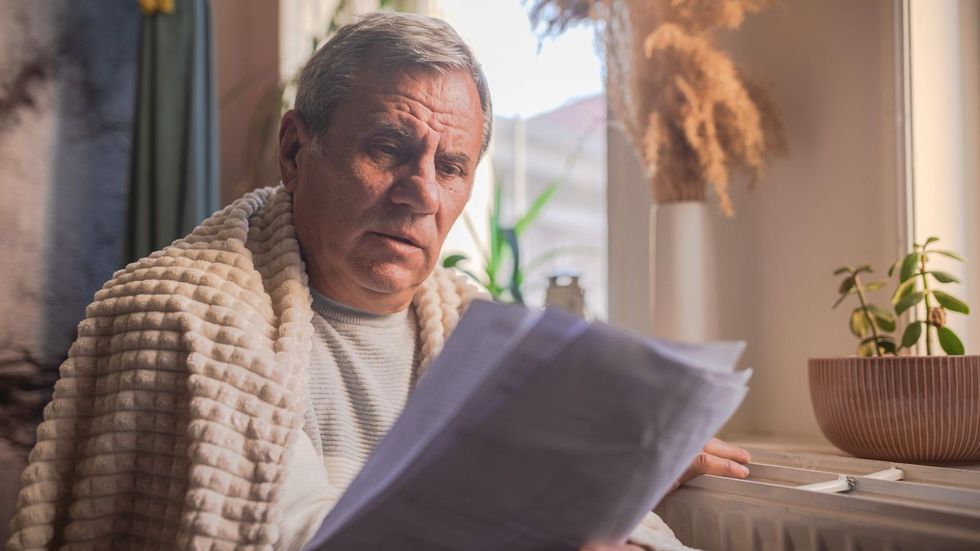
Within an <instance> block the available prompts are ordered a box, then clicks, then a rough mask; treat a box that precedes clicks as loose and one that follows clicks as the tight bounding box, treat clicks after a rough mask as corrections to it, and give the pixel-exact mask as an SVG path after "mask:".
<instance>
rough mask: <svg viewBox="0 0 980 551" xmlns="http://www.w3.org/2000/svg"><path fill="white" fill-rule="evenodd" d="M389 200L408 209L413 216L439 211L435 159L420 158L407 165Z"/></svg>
mask: <svg viewBox="0 0 980 551" xmlns="http://www.w3.org/2000/svg"><path fill="white" fill-rule="evenodd" d="M391 200H392V201H393V202H394V203H395V204H398V205H406V206H408V207H410V208H411V209H412V212H414V213H415V214H434V213H435V212H436V211H437V210H439V182H438V181H437V179H436V167H435V159H433V158H429V157H428V156H421V157H420V158H419V159H416V160H415V161H414V162H412V163H408V166H406V167H405V170H404V171H403V172H402V173H401V174H399V178H398V180H397V181H396V182H395V185H394V189H392V192H391Z"/></svg>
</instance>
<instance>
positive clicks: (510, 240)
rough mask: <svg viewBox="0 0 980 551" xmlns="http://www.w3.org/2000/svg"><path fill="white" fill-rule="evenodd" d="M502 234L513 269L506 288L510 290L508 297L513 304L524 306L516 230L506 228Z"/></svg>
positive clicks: (519, 252) (519, 250)
mask: <svg viewBox="0 0 980 551" xmlns="http://www.w3.org/2000/svg"><path fill="white" fill-rule="evenodd" d="M502 233H503V237H504V240H505V242H506V243H507V246H508V247H510V252H511V255H512V256H513V259H514V268H513V270H512V271H511V275H510V284H509V285H508V286H507V289H508V290H510V296H511V297H512V298H513V299H514V302H516V303H517V304H524V295H523V294H521V282H522V280H523V279H524V278H523V276H522V275H521V249H520V246H519V245H518V243H517V230H516V229H514V228H506V229H504V230H503V231H502Z"/></svg>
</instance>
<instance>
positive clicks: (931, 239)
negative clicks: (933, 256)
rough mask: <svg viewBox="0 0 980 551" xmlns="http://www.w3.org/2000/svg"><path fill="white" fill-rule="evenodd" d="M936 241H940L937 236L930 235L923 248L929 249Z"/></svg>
mask: <svg viewBox="0 0 980 551" xmlns="http://www.w3.org/2000/svg"><path fill="white" fill-rule="evenodd" d="M936 241H939V238H938V237H936V236H935V235H930V236H929V238H928V239H926V242H925V244H924V245H923V247H927V246H929V244H930V243H935V242H936Z"/></svg>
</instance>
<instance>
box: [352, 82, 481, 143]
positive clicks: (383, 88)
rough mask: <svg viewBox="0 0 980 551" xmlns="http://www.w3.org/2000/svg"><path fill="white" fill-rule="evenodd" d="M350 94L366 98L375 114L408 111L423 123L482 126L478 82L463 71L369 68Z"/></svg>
mask: <svg viewBox="0 0 980 551" xmlns="http://www.w3.org/2000/svg"><path fill="white" fill-rule="evenodd" d="M351 94H352V95H353V96H354V97H355V98H361V100H362V101H365V103H366V104H368V105H369V108H370V109H371V111H372V115H376V114H379V113H384V112H389V113H395V114H406V115H409V116H411V117H412V118H415V119H418V120H419V121H421V122H423V123H427V124H435V125H444V126H446V125H448V126H449V127H462V128H464V129H466V128H469V127H470V126H471V125H473V124H474V123H476V124H477V126H482V117H483V112H482V109H481V106H480V98H479V93H478V92H477V89H476V84H475V83H474V82H473V78H472V76H470V75H469V74H467V73H465V72H463V71H451V72H438V71H435V70H432V69H423V68H416V67H409V68H406V69H399V70H396V71H393V72H391V73H387V74H380V72H379V71H369V72H368V73H367V74H366V75H364V78H360V79H359V80H358V85H357V86H355V89H354V90H352V92H351ZM372 118H378V119H380V120H383V119H384V117H383V116H377V117H374V116H373V117H372ZM396 118H397V117H396Z"/></svg>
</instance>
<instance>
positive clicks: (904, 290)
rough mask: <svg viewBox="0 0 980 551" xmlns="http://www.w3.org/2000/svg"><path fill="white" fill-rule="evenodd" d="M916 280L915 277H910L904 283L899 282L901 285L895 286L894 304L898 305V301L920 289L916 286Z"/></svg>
mask: <svg viewBox="0 0 980 551" xmlns="http://www.w3.org/2000/svg"><path fill="white" fill-rule="evenodd" d="M915 282H916V279H915V278H914V277H913V278H909V279H907V280H906V281H904V282H903V283H901V284H899V286H898V287H897V288H895V294H893V295H892V305H893V306H894V305H896V304H898V302H899V301H900V300H902V299H903V298H905V297H906V296H908V295H909V293H914V292H916V291H917V290H918V289H917V288H916V285H915Z"/></svg>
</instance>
